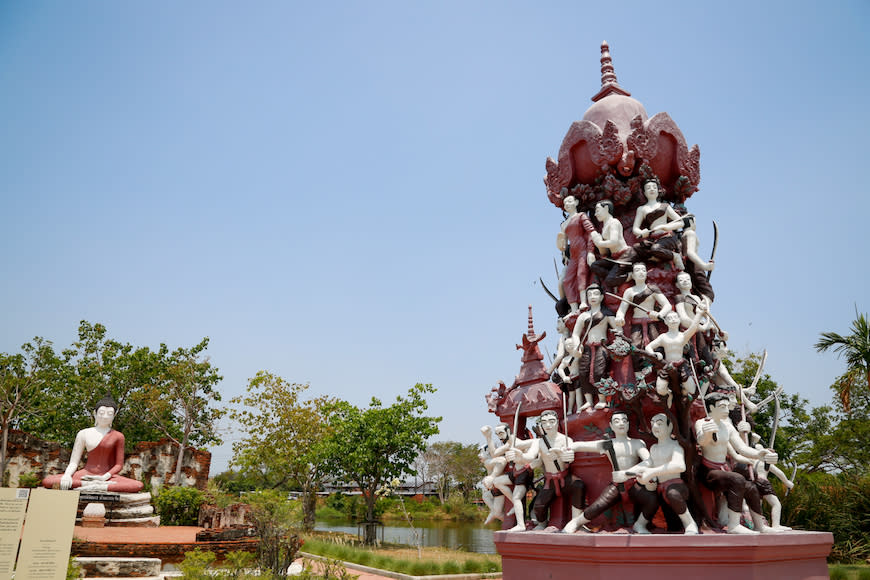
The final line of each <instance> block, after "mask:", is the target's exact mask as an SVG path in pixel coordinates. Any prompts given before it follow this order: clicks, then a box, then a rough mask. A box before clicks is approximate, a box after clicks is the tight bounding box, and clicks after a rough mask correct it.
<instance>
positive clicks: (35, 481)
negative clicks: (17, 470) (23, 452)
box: [18, 473, 42, 488]
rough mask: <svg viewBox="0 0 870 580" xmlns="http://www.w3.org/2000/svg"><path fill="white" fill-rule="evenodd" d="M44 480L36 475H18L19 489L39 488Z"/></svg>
mask: <svg viewBox="0 0 870 580" xmlns="http://www.w3.org/2000/svg"><path fill="white" fill-rule="evenodd" d="M40 483H42V480H41V479H39V477H37V475H36V474H35V473H21V474H19V475H18V487H30V488H33V487H39V484H40Z"/></svg>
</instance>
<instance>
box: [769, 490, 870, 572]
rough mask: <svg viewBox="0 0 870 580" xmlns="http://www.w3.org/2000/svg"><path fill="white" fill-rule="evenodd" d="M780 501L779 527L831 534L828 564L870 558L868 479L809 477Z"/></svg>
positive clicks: (869, 496) (782, 495)
mask: <svg viewBox="0 0 870 580" xmlns="http://www.w3.org/2000/svg"><path fill="white" fill-rule="evenodd" d="M780 497H781V498H783V523H784V524H785V525H787V526H792V527H795V528H798V529H803V530H817V531H824V532H831V533H832V534H834V546H833V547H832V548H831V555H830V556H829V557H828V560H829V561H831V562H858V561H862V560H866V559H867V558H868V557H870V476H863V477H860V476H856V475H852V474H848V473H839V474H836V475H832V474H828V473H812V474H807V475H804V476H801V477H799V480H798V482H797V485H796V486H795V487H794V489H793V490H792V491H791V493H790V494H789V495H788V497H784V494H780Z"/></svg>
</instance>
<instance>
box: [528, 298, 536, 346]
mask: <svg viewBox="0 0 870 580" xmlns="http://www.w3.org/2000/svg"><path fill="white" fill-rule="evenodd" d="M528 337H529V340H531V341H534V340H535V338H536V337H535V323H534V322H533V321H532V305H531V304H529V332H528Z"/></svg>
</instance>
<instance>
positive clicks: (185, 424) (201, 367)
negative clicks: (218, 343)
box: [128, 338, 224, 485]
mask: <svg viewBox="0 0 870 580" xmlns="http://www.w3.org/2000/svg"><path fill="white" fill-rule="evenodd" d="M206 348H208V338H203V339H202V341H200V343H199V344H197V345H196V346H194V347H192V348H178V349H176V350H174V351H173V352H172V353H171V354H168V355H167V354H166V352H167V348H166V345H164V344H161V345H160V353H161V354H162V355H163V356H162V357H161V360H160V361H159V363H158V365H159V366H158V368H159V371H160V372H159V373H158V375H157V377H155V378H154V380H151V381H149V382H146V383H145V384H143V385H142V387H141V388H140V389H138V390H136V391H133V392H132V393H130V392H129V391H128V393H129V401H130V406H131V407H132V408H133V409H135V411H136V415H137V416H138V417H140V418H141V419H142V420H144V421H145V422H146V423H147V424H149V425H151V427H152V428H154V429H155V430H157V431H158V432H160V433H161V434H162V435H163V436H165V437H167V438H169V439H170V440H171V441H172V442H174V443H175V444H176V445H177V446H178V457H177V458H176V461H175V478H174V482H175V484H176V485H179V484H180V483H181V468H182V465H183V460H184V452H185V450H186V449H187V448H188V446H190V445H191V444H192V443H196V444H209V443H217V444H220V443H221V439H220V437H219V436H218V434H217V422H218V420H219V419H220V418H221V417H222V416H223V414H224V410H223V409H222V408H219V407H215V406H213V404H214V403H217V402H220V400H221V395H220V393H219V392H218V391H217V390H216V388H215V387H216V385H217V384H218V383H219V382H220V381H221V380H222V379H223V377H221V376H220V375H219V374H218V370H217V369H216V368H215V367H214V366H212V364H211V361H210V360H209V358H208V357H206V356H205V355H204V354H203V353H204V352H205V350H206Z"/></svg>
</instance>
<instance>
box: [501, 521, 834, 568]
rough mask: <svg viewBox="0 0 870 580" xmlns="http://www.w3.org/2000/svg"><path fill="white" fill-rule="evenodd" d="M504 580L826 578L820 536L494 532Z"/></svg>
mask: <svg viewBox="0 0 870 580" xmlns="http://www.w3.org/2000/svg"><path fill="white" fill-rule="evenodd" d="M494 539H495V547H496V550H498V553H499V554H500V555H501V557H502V571H503V577H504V580H576V578H579V577H581V576H582V578H584V579H601V580H604V579H624V578H643V580H658V579H661V580H675V579H681V578H703V579H704V580H734V578H740V579H741V580H752V579H758V580H762V579H764V580H770V579H771V578H789V579H801V580H816V579H822V578H828V566H827V562H826V558H827V556H828V554H829V553H830V551H831V545H832V544H833V542H834V537H833V535H832V534H830V533H828V532H784V533H777V534H753V535H745V536H743V535H733V534H717V533H705V534H701V535H697V536H684V535H679V534H674V535H671V534H651V535H637V534H582V533H578V534H562V533H552V534H551V533H543V532H504V531H499V532H494Z"/></svg>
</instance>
